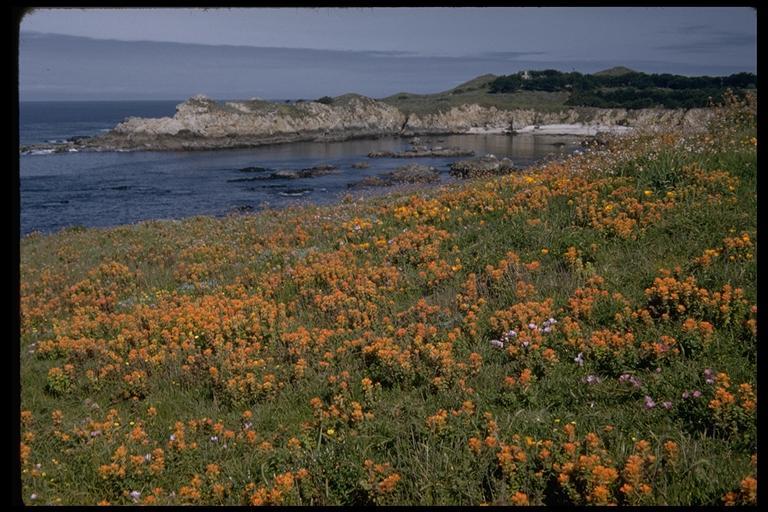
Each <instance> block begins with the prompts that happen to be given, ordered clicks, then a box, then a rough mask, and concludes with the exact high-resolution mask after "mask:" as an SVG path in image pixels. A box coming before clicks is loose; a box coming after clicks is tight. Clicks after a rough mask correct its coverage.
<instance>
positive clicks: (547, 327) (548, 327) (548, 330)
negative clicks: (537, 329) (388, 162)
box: [544, 326, 552, 332]
mask: <svg viewBox="0 0 768 512" xmlns="http://www.w3.org/2000/svg"><path fill="white" fill-rule="evenodd" d="M551 330H552V328H551V327H550V326H546V327H545V328H544V332H550V331H551Z"/></svg>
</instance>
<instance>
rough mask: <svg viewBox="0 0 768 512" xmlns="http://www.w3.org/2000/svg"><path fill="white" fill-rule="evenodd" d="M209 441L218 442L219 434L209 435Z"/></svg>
mask: <svg viewBox="0 0 768 512" xmlns="http://www.w3.org/2000/svg"><path fill="white" fill-rule="evenodd" d="M211 441H213V442H214V443H218V442H219V436H211Z"/></svg>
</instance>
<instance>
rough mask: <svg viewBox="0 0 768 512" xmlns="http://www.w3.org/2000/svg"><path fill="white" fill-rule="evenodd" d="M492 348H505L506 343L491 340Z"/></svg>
mask: <svg viewBox="0 0 768 512" xmlns="http://www.w3.org/2000/svg"><path fill="white" fill-rule="evenodd" d="M491 346H494V347H496V348H504V342H503V341H499V340H491Z"/></svg>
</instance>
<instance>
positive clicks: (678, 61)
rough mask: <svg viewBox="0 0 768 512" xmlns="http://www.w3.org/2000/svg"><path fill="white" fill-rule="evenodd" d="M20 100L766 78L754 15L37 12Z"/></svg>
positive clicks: (24, 55) (25, 49)
mask: <svg viewBox="0 0 768 512" xmlns="http://www.w3.org/2000/svg"><path fill="white" fill-rule="evenodd" d="M20 31H21V35H20V45H19V92H20V99H21V100H67V99H71V100H83V99H93V100H96V99H108V100H115V99H183V98H186V97H189V96H192V95H194V94H206V95H208V96H210V97H213V98H217V99H235V98H250V97H261V98H267V99H297V98H306V99H312V98H317V97H320V96H324V95H329V96H336V95H339V94H344V93H347V92H358V93H361V94H365V95H368V96H373V97H383V96H388V95H390V94H395V93H398V92H402V91H407V92H413V93H428V92H438V91H441V90H446V89H450V88H451V87H454V86H456V85H458V84H460V83H462V82H465V81H467V80H470V79H471V78H474V77H475V76H478V75H481V74H485V73H494V74H508V73H514V72H517V71H519V70H523V69H547V68H554V69H560V70H562V71H572V70H576V71H581V72H595V71H599V70H601V69H605V68H608V67H612V66H616V65H623V66H627V67H630V68H632V69H636V70H639V71H645V72H670V73H679V74H684V75H727V74H731V73H735V72H740V71H749V72H755V71H756V66H757V49H756V33H757V16H756V11H755V10H753V9H751V8H746V7H735V8H726V7H715V8H703V7H680V8H661V7H654V8H649V7H634V8H620V7H590V8H583V7H578V8H576V7H570V8H562V7H552V8H533V7H487V8H431V7H430V8H279V9H263V8H247V9H243V8H240V9H38V10H34V11H32V12H31V13H28V14H27V15H26V16H25V17H24V18H23V19H22V23H21V27H20Z"/></svg>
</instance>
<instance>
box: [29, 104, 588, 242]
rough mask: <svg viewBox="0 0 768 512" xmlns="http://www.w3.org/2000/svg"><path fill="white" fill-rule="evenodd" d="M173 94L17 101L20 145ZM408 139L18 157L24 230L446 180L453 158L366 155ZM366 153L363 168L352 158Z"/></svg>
mask: <svg viewBox="0 0 768 512" xmlns="http://www.w3.org/2000/svg"><path fill="white" fill-rule="evenodd" d="M178 103H180V102H178V101H118V102H115V101H110V102H106V101H94V102H21V103H20V105H19V111H20V112H19V139H20V144H22V145H25V144H31V143H39V142H50V141H63V140H66V139H67V138H70V137H76V136H94V135H98V134H99V133H103V132H104V131H107V130H109V129H111V128H112V127H114V126H115V125H116V124H117V123H119V122H120V121H122V120H123V119H125V118H126V117H130V116H137V117H163V116H172V115H173V114H174V112H175V107H176V105H177V104H178ZM421 139H422V141H423V143H424V144H427V145H440V146H443V147H460V148H462V149H471V150H474V151H475V154H476V155H484V154H488V153H492V154H494V155H496V156H497V157H499V158H502V157H505V156H506V157H509V158H511V159H512V161H513V162H514V164H515V165H516V166H519V167H525V166H528V165H530V164H532V163H534V162H537V161H539V160H541V159H543V158H546V157H548V156H552V155H564V154H567V153H569V152H572V151H573V150H574V149H576V148H577V147H578V140H577V137H573V136H531V135H529V136H514V137H510V136H508V135H495V134H494V135H491V134H489V135H450V136H440V137H421ZM408 147H409V143H408V139H405V138H400V137H385V138H380V139H359V140H351V141H345V142H299V143H290V144H276V145H269V146H262V147H258V148H252V149H236V150H220V151H193V152H151V151H137V152H80V153H56V154H47V155H22V156H20V168H19V182H20V187H21V189H20V195H21V212H20V214H21V215H20V217H21V226H20V227H21V235H22V236H24V235H27V234H29V233H32V232H35V231H39V232H43V233H51V232H55V231H58V230H60V229H63V228H67V227H72V226H84V227H108V226H116V225H121V224H132V223H136V222H140V221H144V220H154V219H178V218H183V217H189V216H195V215H215V216H222V215H227V214H230V213H234V212H249V211H257V210H259V209H261V208H264V207H267V206H268V207H272V208H279V207H285V206H292V205H298V204H304V203H314V204H331V203H334V202H336V201H339V200H340V198H341V197H343V196H344V195H346V194H349V193H351V194H353V195H356V194H361V192H359V191H353V190H351V189H350V188H349V185H351V184H353V183H355V182H357V181H360V180H361V179H363V178H365V177H367V176H375V175H377V174H382V173H385V172H389V171H392V170H394V169H396V168H397V167H399V166H402V165H405V164H412V163H419V164H425V165H430V166H433V167H435V168H437V169H438V170H439V171H440V177H441V182H443V183H445V182H450V181H452V180H453V178H452V177H451V176H450V174H449V168H448V165H449V164H450V163H451V162H453V161H455V160H457V159H458V158H418V159H393V158H376V159H371V158H367V154H368V153H369V152H371V151H403V150H405V149H407V148H408ZM363 161H365V162H367V163H369V164H370V167H369V168H367V169H354V168H352V164H354V163H356V162H363ZM318 164H331V165H334V166H336V167H337V168H338V173H336V174H329V175H326V176H319V177H311V178H297V179H287V178H286V179H268V180H263V179H251V178H254V177H256V176H255V175H254V174H252V173H245V172H241V171H240V169H242V168H245V167H265V168H269V169H274V170H281V169H303V168H307V167H312V166H314V165H318Z"/></svg>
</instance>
